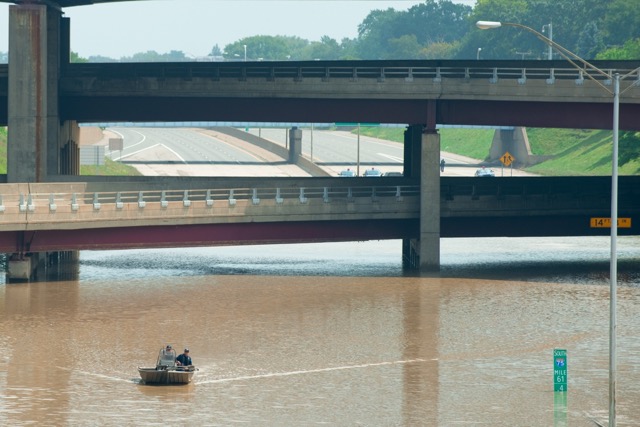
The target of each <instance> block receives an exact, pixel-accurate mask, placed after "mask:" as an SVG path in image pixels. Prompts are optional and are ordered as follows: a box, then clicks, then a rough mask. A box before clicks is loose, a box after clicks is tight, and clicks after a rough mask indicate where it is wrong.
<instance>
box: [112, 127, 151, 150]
mask: <svg viewBox="0 0 640 427" xmlns="http://www.w3.org/2000/svg"><path fill="white" fill-rule="evenodd" d="M108 129H109V130H110V131H112V132H115V133H117V134H118V135H120V138H122V142H123V144H124V141H125V137H124V135H123V134H121V133H120V132H118V131H117V130H115V129H112V128H108ZM129 131H131V132H135V133H137V134H138V135H140V136H141V137H142V139H141V140H140V142H136V143H135V144H133V145H129V146H127V147H124V149H125V150H128V149H129V148H133V147H135V146H136V145H140V144H142V143H143V142H144V141H145V140H146V139H147V136H146V135H145V134H143V133H140V132H138V131H137V130H134V129H129ZM123 151H124V150H123Z"/></svg>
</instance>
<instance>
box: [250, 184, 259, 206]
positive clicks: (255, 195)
mask: <svg viewBox="0 0 640 427" xmlns="http://www.w3.org/2000/svg"><path fill="white" fill-rule="evenodd" d="M252 194H253V195H252V196H251V203H253V204H254V205H259V204H260V199H259V198H258V189H257V188H254V189H253V193H252Z"/></svg>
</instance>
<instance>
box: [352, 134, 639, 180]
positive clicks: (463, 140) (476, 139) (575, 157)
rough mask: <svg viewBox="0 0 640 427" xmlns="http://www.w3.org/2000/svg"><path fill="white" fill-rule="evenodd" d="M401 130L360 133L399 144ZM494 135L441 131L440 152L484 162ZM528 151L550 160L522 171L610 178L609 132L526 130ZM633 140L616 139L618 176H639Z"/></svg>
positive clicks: (610, 144) (636, 143) (401, 136)
mask: <svg viewBox="0 0 640 427" xmlns="http://www.w3.org/2000/svg"><path fill="white" fill-rule="evenodd" d="M403 132H404V129H402V128H379V127H369V128H365V127H362V128H361V129H360V133H361V134H362V135H368V136H372V137H376V138H382V139H387V140H391V141H397V142H402V141H403ZM493 134H494V131H493V130H491V129H441V130H440V135H441V140H440V144H441V149H442V151H446V152H449V153H454V154H459V155H463V156H467V157H471V158H474V159H479V160H485V159H486V157H487V156H488V154H489V149H490V147H491V141H492V140H493ZM527 135H528V137H529V144H530V145H531V151H532V153H533V154H537V155H547V156H548V155H551V156H554V157H553V158H552V159H550V160H547V161H545V162H543V163H540V164H537V165H535V166H532V167H529V168H527V169H526V170H527V171H529V172H532V173H537V174H540V175H551V176H582V175H611V149H612V143H611V138H612V137H611V132H610V131H598V130H578V129H527ZM638 145H639V144H638V141H637V140H636V139H633V138H631V139H628V140H627V139H625V138H624V136H621V137H620V144H619V151H620V156H619V159H620V160H619V169H618V171H619V174H620V175H639V174H640V150H639V147H638Z"/></svg>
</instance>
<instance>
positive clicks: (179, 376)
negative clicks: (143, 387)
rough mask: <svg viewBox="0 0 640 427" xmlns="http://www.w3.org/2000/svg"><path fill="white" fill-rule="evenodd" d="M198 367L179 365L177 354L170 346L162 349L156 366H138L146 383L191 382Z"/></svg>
mask: <svg viewBox="0 0 640 427" xmlns="http://www.w3.org/2000/svg"><path fill="white" fill-rule="evenodd" d="M196 371H197V369H196V367H195V366H193V365H190V366H178V365H177V364H176V354H175V352H174V351H173V349H171V347H170V346H167V348H163V349H161V350H160V354H158V360H157V361H156V366H155V367H154V368H144V367H140V366H138V372H139V373H140V378H141V379H142V381H143V382H144V383H145V384H189V383H190V382H191V380H192V379H193V375H194V374H195V373H196Z"/></svg>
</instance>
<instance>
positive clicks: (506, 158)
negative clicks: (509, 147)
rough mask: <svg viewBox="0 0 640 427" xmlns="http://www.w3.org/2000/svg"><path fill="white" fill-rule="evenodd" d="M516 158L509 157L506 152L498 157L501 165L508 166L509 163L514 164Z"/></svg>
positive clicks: (509, 154)
mask: <svg viewBox="0 0 640 427" xmlns="http://www.w3.org/2000/svg"><path fill="white" fill-rule="evenodd" d="M515 160H516V158H515V157H513V156H512V155H511V153H509V152H508V151H507V152H506V153H504V154H503V155H502V157H500V161H501V162H502V164H503V165H505V166H509V165H510V164H511V163H513V162H515Z"/></svg>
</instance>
